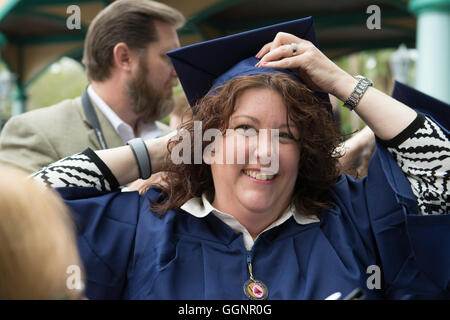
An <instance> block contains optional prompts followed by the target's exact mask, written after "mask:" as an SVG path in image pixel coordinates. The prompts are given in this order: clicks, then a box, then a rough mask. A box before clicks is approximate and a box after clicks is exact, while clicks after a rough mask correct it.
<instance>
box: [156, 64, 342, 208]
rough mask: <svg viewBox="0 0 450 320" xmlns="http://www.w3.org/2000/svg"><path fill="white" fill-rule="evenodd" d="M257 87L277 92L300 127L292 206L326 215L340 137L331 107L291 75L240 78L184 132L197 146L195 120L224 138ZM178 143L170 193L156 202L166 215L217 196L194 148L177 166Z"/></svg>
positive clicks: (208, 100)
mask: <svg viewBox="0 0 450 320" xmlns="http://www.w3.org/2000/svg"><path fill="white" fill-rule="evenodd" d="M251 88H267V89H270V90H274V91H275V92H277V93H278V94H280V96H281V97H282V100H283V102H284V105H285V106H286V107H287V117H288V119H290V120H291V121H292V123H295V124H296V125H297V127H298V132H299V136H300V138H299V139H298V140H297V143H298V146H299V150H300V165H299V171H298V176H297V181H296V184H295V188H294V190H293V193H292V202H293V203H294V205H295V207H296V209H297V211H299V212H301V213H303V214H305V215H311V214H316V215H317V214H320V210H321V209H322V208H327V207H328V205H327V203H326V202H325V201H324V200H323V196H324V194H325V192H326V191H327V190H328V189H329V188H330V187H331V186H332V185H333V184H334V183H335V182H336V180H337V177H338V174H339V170H338V168H337V158H338V156H339V155H337V154H336V153H335V151H334V150H335V149H336V147H337V145H338V144H339V139H340V137H339V134H338V133H337V132H336V130H335V128H334V123H333V120H332V118H331V116H330V113H329V112H328V111H327V105H326V103H327V102H324V101H322V100H321V99H319V98H318V97H317V96H316V95H315V94H314V93H313V92H312V91H311V90H310V89H308V88H307V87H306V86H305V85H303V84H302V83H300V82H298V81H296V80H294V79H293V78H291V77H290V76H289V75H286V74H283V73H271V74H257V75H250V76H242V77H236V78H234V79H232V80H230V81H229V82H227V83H226V84H224V85H223V86H220V87H218V88H217V89H215V90H214V92H213V93H212V94H208V95H206V96H205V97H203V98H202V99H201V100H200V101H199V102H198V103H197V105H196V106H195V107H194V108H193V109H194V110H193V111H194V117H193V118H192V119H190V120H189V121H187V122H185V123H184V124H183V125H182V126H181V129H185V130H187V132H189V134H190V138H191V141H194V122H195V121H201V123H202V136H203V134H204V132H205V131H206V130H208V129H212V128H215V129H219V130H220V131H221V132H222V133H224V132H225V131H226V129H227V128H228V125H229V119H230V117H231V115H232V114H233V112H234V110H235V103H236V100H237V99H238V97H239V96H240V95H241V94H242V93H243V92H244V91H245V90H248V89H251ZM288 119H286V120H288ZM289 131H290V130H289ZM178 143H180V141H171V142H170V143H169V144H168V150H169V158H168V160H167V162H166V166H165V168H164V170H165V171H167V178H166V179H167V182H168V183H167V184H166V186H163V187H162V189H163V191H164V192H166V193H167V198H166V200H167V201H164V202H163V203H155V202H151V205H152V206H153V208H154V209H156V210H158V211H160V212H165V211H167V210H169V209H174V208H179V207H180V206H182V205H183V204H184V203H185V202H186V201H188V200H189V199H191V198H193V197H200V196H201V195H202V194H203V193H204V192H207V195H208V196H209V197H212V196H213V193H214V184H213V178H212V173H211V168H210V165H208V164H206V163H204V162H203V161H202V163H201V164H195V163H194V161H192V160H193V155H194V144H193V143H191V150H190V153H191V154H190V156H191V161H190V164H186V163H182V164H175V163H173V162H172V161H171V160H170V154H171V152H172V150H173V148H174V147H175V145H177V144H178ZM209 143H210V142H208V141H203V142H202V148H203V149H202V150H205V148H206V146H207V145H208V144H209ZM183 158H184V157H183ZM184 159H185V158H184Z"/></svg>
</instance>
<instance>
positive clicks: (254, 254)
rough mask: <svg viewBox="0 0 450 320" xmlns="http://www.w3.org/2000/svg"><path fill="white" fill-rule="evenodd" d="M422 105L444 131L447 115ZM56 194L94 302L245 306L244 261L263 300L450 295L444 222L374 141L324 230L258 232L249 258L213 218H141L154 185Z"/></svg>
mask: <svg viewBox="0 0 450 320" xmlns="http://www.w3.org/2000/svg"><path fill="white" fill-rule="evenodd" d="M418 109H419V110H418V111H421V112H422V113H425V114H426V115H427V116H429V117H431V118H432V119H433V120H434V121H435V122H436V123H438V125H440V126H441V127H442V128H443V129H444V130H445V132H446V133H447V134H448V130H447V129H445V128H448V123H446V122H448V121H449V120H448V119H450V117H448V115H449V110H440V109H439V108H435V109H433V107H432V106H431V108H428V109H427V110H425V109H421V108H418ZM57 190H58V191H59V192H60V194H61V195H62V197H63V199H64V200H65V202H66V203H67V204H68V205H69V207H70V208H71V210H72V212H73V214H74V218H75V222H76V225H77V229H78V246H79V250H80V254H81V257H82V260H83V263H84V266H85V270H86V279H87V286H86V295H87V297H88V298H90V299H120V298H123V299H247V297H246V296H245V294H244V291H243V284H244V283H245V281H246V280H248V279H249V271H248V267H247V257H248V255H250V256H251V259H252V266H253V274H254V278H255V279H258V280H260V281H262V282H263V283H264V284H265V285H266V286H267V288H268V290H269V293H268V299H325V298H326V297H328V296H329V295H331V294H333V293H335V292H340V293H342V295H343V296H345V295H347V294H348V293H350V292H351V291H352V290H353V289H355V288H360V289H362V290H363V291H364V293H365V294H366V297H367V298H369V299H385V298H387V299H430V298H432V299H437V298H443V299H449V298H450V215H448V214H446V215H425V216H423V215H419V214H418V212H417V203H416V199H415V197H414V195H413V193H412V191H411V188H410V185H409V182H408V180H407V179H406V177H405V176H404V173H403V172H402V171H401V170H400V168H399V167H398V165H397V164H396V162H395V161H394V159H393V158H392V156H391V154H390V153H389V152H388V151H387V149H386V148H384V147H383V146H382V145H378V147H377V149H376V151H375V153H374V156H373V158H372V161H371V164H370V167H369V174H368V177H366V178H363V179H362V180H359V181H357V180H355V179H353V178H352V177H350V176H346V175H342V176H340V178H339V180H338V182H337V183H336V184H335V185H334V186H333V188H332V189H331V190H330V191H329V193H328V200H329V202H330V203H331V204H333V208H332V209H329V210H326V212H324V213H323V215H322V216H321V217H320V222H317V223H312V224H307V225H299V224H297V223H295V221H294V219H293V218H292V217H291V218H290V219H289V220H288V221H286V222H285V223H283V224H282V225H280V226H278V227H275V228H273V229H270V230H268V231H266V232H264V233H262V234H261V235H260V236H259V237H258V239H257V240H256V242H255V244H254V246H253V248H252V250H251V252H247V250H246V249H245V246H244V242H243V240H242V235H241V234H238V233H235V232H234V231H233V230H232V229H231V228H230V227H229V226H227V225H226V224H225V223H223V222H222V221H221V220H220V219H218V218H217V217H215V216H214V215H213V214H209V215H208V216H206V217H205V218H196V217H194V216H192V215H190V214H188V213H186V212H184V211H182V210H181V209H180V210H171V211H169V212H167V213H165V214H164V215H163V216H161V215H160V214H158V213H155V212H152V211H151V210H149V201H148V198H151V199H152V200H154V201H163V200H164V194H162V193H161V192H160V190H159V189H157V188H151V189H150V190H149V191H148V192H147V193H146V194H145V195H143V196H139V194H138V193H137V192H118V191H117V192H109V193H104V192H100V191H98V190H96V189H94V188H79V187H69V188H59V189H57ZM377 268H379V269H377ZM378 271H380V274H378ZM378 276H381V278H380V282H379V283H377V282H378V280H377V278H376V277H378ZM374 287H375V288H374Z"/></svg>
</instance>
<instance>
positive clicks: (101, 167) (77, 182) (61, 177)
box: [31, 148, 119, 191]
mask: <svg viewBox="0 0 450 320" xmlns="http://www.w3.org/2000/svg"><path fill="white" fill-rule="evenodd" d="M31 177H32V178H33V179H34V180H35V181H37V182H38V183H41V184H44V185H47V186H50V187H52V188H59V187H94V188H96V189H98V190H100V191H112V190H116V189H118V188H119V183H118V182H117V179H116V178H115V177H114V175H113V174H112V172H111V170H109V168H108V167H107V166H106V164H105V163H104V162H103V161H102V160H101V159H100V158H99V157H98V156H97V154H96V153H95V152H94V151H93V150H92V149H89V148H88V149H86V150H85V151H83V152H81V153H78V154H75V155H72V156H69V157H66V158H64V159H61V160H59V161H57V162H54V163H52V164H50V165H48V166H47V167H44V168H42V169H41V170H39V171H36V172H35V173H33V174H32V175H31Z"/></svg>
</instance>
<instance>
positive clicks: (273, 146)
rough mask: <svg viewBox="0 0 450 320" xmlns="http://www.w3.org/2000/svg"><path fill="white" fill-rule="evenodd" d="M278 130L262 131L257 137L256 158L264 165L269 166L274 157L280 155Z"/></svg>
mask: <svg viewBox="0 0 450 320" xmlns="http://www.w3.org/2000/svg"><path fill="white" fill-rule="evenodd" d="M274 130H276V129H268V130H267V129H261V130H259V134H258V135H257V141H255V142H256V147H255V148H254V156H255V157H256V159H257V160H258V162H259V163H260V164H262V165H269V164H270V162H271V161H272V157H273V156H274V155H276V154H278V134H277V132H276V131H274Z"/></svg>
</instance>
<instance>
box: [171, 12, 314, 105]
mask: <svg viewBox="0 0 450 320" xmlns="http://www.w3.org/2000/svg"><path fill="white" fill-rule="evenodd" d="M278 32H287V33H290V34H293V35H295V36H297V37H299V38H302V39H306V40H309V41H310V42H312V43H313V44H314V45H316V46H317V41H316V35H315V32H314V25H313V19H312V17H307V18H303V19H298V20H293V21H289V22H284V23H279V24H276V25H272V26H269V27H264V28H259V29H255V30H251V31H247V32H242V33H238V34H235V35H231V36H227V37H223V38H218V39H214V40H209V41H205V42H201V43H197V44H193V45H190V46H187V47H183V48H179V49H176V50H172V51H170V52H168V53H167V55H168V56H169V57H170V59H171V60H172V63H173V65H174V68H175V71H176V72H177V75H178V78H179V79H180V82H181V85H182V86H183V89H184V92H185V94H186V97H187V99H188V101H189V103H190V105H191V106H194V105H195V104H196V102H197V101H198V100H199V99H200V98H202V97H203V96H204V95H206V94H207V93H208V91H209V90H210V89H211V88H214V87H216V86H218V85H221V84H224V83H226V82H227V81H228V80H230V79H232V78H234V77H236V76H243V75H252V74H259V73H273V72H275V71H277V72H284V73H288V74H292V75H293V73H292V72H290V71H289V70H285V69H274V68H259V67H255V64H256V63H257V62H258V59H256V58H255V57H254V56H255V55H256V54H257V53H258V51H259V50H260V49H261V48H262V47H263V46H264V45H265V44H266V43H268V42H271V41H273V39H274V38H275V36H276V34H277V33H278Z"/></svg>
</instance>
